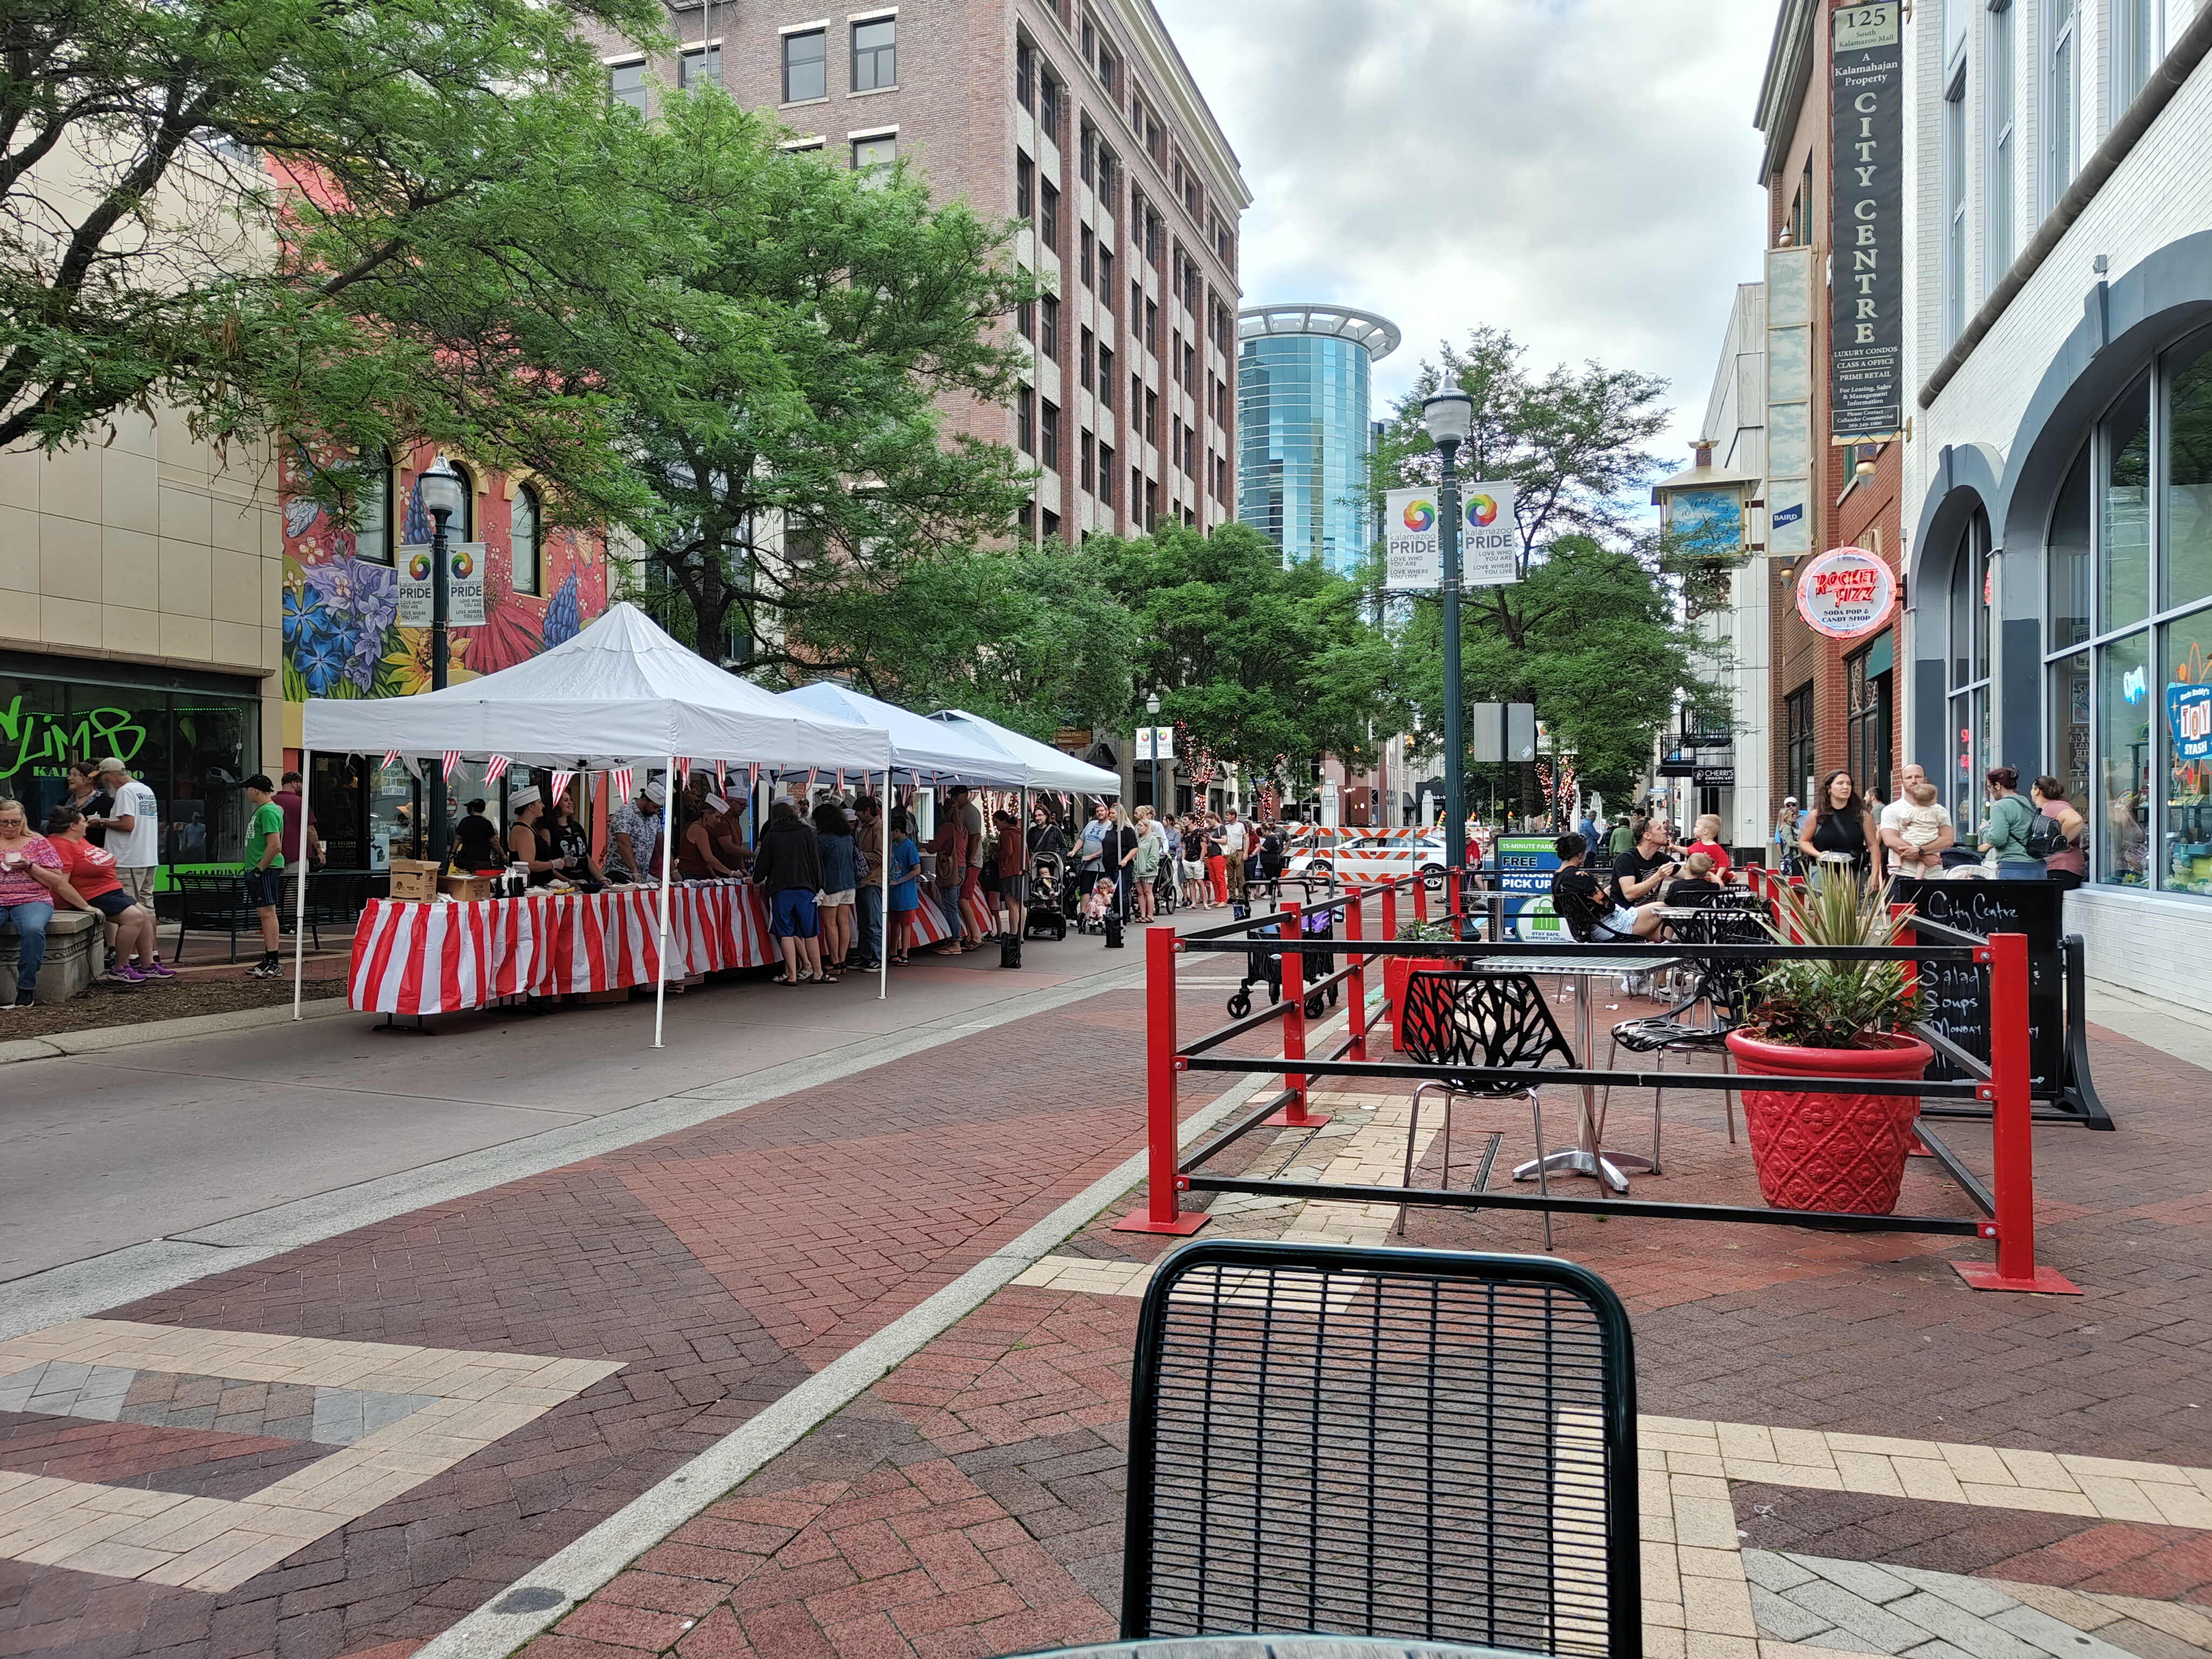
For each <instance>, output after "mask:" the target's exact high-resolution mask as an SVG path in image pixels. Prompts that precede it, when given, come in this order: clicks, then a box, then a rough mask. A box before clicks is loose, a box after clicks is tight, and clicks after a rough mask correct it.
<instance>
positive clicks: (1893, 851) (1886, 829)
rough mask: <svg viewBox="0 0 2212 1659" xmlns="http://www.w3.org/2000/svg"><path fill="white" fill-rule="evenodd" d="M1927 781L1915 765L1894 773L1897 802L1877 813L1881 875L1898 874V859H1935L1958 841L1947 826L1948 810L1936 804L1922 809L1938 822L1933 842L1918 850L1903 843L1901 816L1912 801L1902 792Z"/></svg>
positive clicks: (1937, 802) (1908, 808)
mask: <svg viewBox="0 0 2212 1659" xmlns="http://www.w3.org/2000/svg"><path fill="white" fill-rule="evenodd" d="M1927 781H1928V774H1927V772H1926V771H1925V770H1923V769H1922V768H1921V766H1920V765H1919V763H1917V762H1915V761H1907V762H1905V765H1904V767H1903V769H1901V770H1900V771H1899V773H1898V790H1897V799H1895V800H1893V801H1892V802H1890V804H1889V805H1887V806H1885V807H1883V808H1882V809H1881V825H1880V827H1879V829H1878V832H1877V833H1879V834H1880V835H1881V844H1882V847H1883V848H1884V849H1885V850H1884V852H1883V854H1882V866H1883V872H1884V873H1885V874H1889V875H1894V874H1897V873H1899V872H1898V870H1897V868H1896V866H1897V860H1898V859H1899V857H1900V856H1903V857H1908V858H1918V857H1923V856H1924V857H1927V858H1936V857H1937V856H1939V855H1940V854H1942V851H1943V849H1944V848H1947V847H1949V846H1952V845H1954V843H1955V842H1957V841H1958V839H1959V832H1958V830H1957V829H1955V828H1954V826H1953V825H1952V823H1951V813H1950V809H1949V808H1948V807H1946V806H1945V805H1943V803H1942V802H1941V801H1940V800H1939V801H1936V803H1934V804H1933V805H1931V806H1929V807H1927V808H1924V809H1923V810H1924V811H1932V812H1934V813H1935V814H1936V816H1937V817H1940V818H1941V819H1942V823H1943V827H1942V829H1940V830H1938V831H1937V832H1936V839H1935V840H1934V841H1932V842H1929V844H1928V845H1927V846H1925V847H1921V848H1916V847H1914V846H1913V845H1912V843H1911V842H1908V841H1906V840H1905V814H1907V813H1908V812H1911V811H1912V810H1913V805H1912V797H1911V795H1910V794H1908V793H1906V792H1907V791H1908V790H1910V789H1911V787H1912V786H1913V785H1915V784H1917V783H1925V782H1927Z"/></svg>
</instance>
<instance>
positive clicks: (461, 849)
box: [453, 800, 507, 871]
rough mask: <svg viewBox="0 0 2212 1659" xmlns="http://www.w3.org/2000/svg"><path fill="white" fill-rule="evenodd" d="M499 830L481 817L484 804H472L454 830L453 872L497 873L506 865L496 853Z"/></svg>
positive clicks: (472, 802)
mask: <svg viewBox="0 0 2212 1659" xmlns="http://www.w3.org/2000/svg"><path fill="white" fill-rule="evenodd" d="M498 840H499V830H498V828H497V827H496V826H495V824H494V823H492V821H491V820H490V819H489V818H488V817H485V816H484V804H483V802H482V801H480V800H472V801H471V802H470V803H469V804H468V808H467V811H466V812H465V814H464V815H463V817H462V818H461V821H460V822H459V823H457V824H455V825H454V826H453V867H454V868H455V869H456V870H469V871H477V870H496V869H498V868H499V867H500V866H502V865H503V864H505V863H506V862H507V860H506V858H505V857H504V856H503V855H502V854H501V853H500V852H499V850H498V848H497V846H496V843H497V842H498Z"/></svg>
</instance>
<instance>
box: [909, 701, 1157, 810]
mask: <svg viewBox="0 0 2212 1659" xmlns="http://www.w3.org/2000/svg"><path fill="white" fill-rule="evenodd" d="M929 718H930V719H932V720H936V721H938V722H939V723H940V724H942V725H945V726H950V727H951V729H952V730H954V731H956V732H959V733H960V734H961V736H963V737H964V738H968V739H969V740H970V741H971V742H974V743H978V744H984V745H986V746H987V747H989V748H993V749H995V750H998V751H999V752H1000V754H1002V755H1005V756H1006V757H1008V758H1009V759H1011V760H1014V761H1018V762H1019V763H1021V766H1022V768H1023V776H1022V780H1021V781H1022V784H1023V786H1024V787H1026V788H1030V789H1059V790H1066V791H1069V792H1077V791H1079V792H1081V793H1084V794H1086V795H1114V796H1117V797H1118V796H1119V795H1120V794H1121V778H1120V776H1119V775H1117V774H1115V773H1112V772H1109V771H1108V770H1107V769H1105V768H1104V767H1103V766H1093V765H1091V763H1090V762H1088V761H1079V760H1078V759H1076V758H1075V757H1074V756H1073V755H1068V754H1063V753H1061V752H1060V750H1057V749H1054V748H1053V747H1052V746H1051V745H1050V744H1042V743H1039V742H1038V741H1037V740H1036V738H1025V737H1024V736H1023V735H1022V734H1021V733H1020V732H1015V731H1011V730H1009V729H1008V728H1007V727H1006V726H1000V724H998V722H996V721H995V720H985V719H984V718H983V717H982V716H981V714H969V713H968V712H967V711H966V710H965V709H963V708H940V709H939V710H938V711H937V713H935V714H932V715H931V716H930V717H929Z"/></svg>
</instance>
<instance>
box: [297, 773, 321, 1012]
mask: <svg viewBox="0 0 2212 1659" xmlns="http://www.w3.org/2000/svg"><path fill="white" fill-rule="evenodd" d="M314 780H315V751H314V750H312V749H306V748H303V749H301V750H300V844H299V846H298V847H296V848H294V849H293V850H294V851H295V853H296V854H298V856H299V861H300V887H299V893H298V896H297V897H298V902H297V904H296V906H295V909H294V912H293V915H292V1018H294V1019H298V1018H301V1014H300V1000H301V981H303V980H305V979H306V977H307V813H308V811H309V808H308V805H307V803H308V802H309V801H310V800H311V799H313V797H314Z"/></svg>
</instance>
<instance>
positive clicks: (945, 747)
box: [775, 680, 1029, 997]
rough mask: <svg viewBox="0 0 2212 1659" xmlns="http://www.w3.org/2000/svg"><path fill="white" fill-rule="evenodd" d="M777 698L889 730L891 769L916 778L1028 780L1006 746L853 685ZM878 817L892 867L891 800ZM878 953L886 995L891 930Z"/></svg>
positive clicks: (1015, 783) (822, 684) (822, 685)
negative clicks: (987, 741) (992, 743)
mask: <svg viewBox="0 0 2212 1659" xmlns="http://www.w3.org/2000/svg"><path fill="white" fill-rule="evenodd" d="M775 700H776V701H777V702H787V703H789V704H791V705H792V706H793V708H804V709H805V710H807V711H808V712H810V713H812V714H827V715H831V716H834V717H835V718H836V719H839V720H858V721H860V723H861V724H862V725H864V726H872V727H873V728H874V729H875V730H877V731H879V732H883V733H884V735H885V736H886V737H888V738H890V745H891V754H890V765H891V769H892V770H893V771H894V772H895V773H898V774H902V775H904V776H906V777H907V778H908V780H909V781H914V782H922V781H927V782H929V783H933V784H935V783H970V784H974V783H980V784H997V785H1000V786H1001V787H1007V786H1011V787H1022V785H1023V783H1024V772H1025V769H1024V767H1023V766H1022V765H1021V764H1020V763H1018V762H1017V761H1015V760H1014V759H1013V757H1011V756H1009V755H1007V754H1006V752H1005V751H1004V750H999V749H996V748H993V747H990V746H988V745H987V744H983V743H981V742H979V741H977V740H975V739H974V738H969V736H968V735H967V734H966V733H964V732H961V731H959V730H958V729H957V728H956V727H953V726H945V725H942V724H940V723H939V722H938V721H936V720H926V719H924V718H923V717H922V716H921V715H920V714H915V712H914V711H913V710H912V709H908V708H900V707H899V706H898V705H897V704H896V703H895V702H884V701H882V700H881V699H880V698H877V697H871V696H866V695H865V694H864V693H861V692H859V691H855V690H852V689H851V688H849V687H848V686H842V685H836V684H831V683H830V682H829V681H828V680H817V681H816V682H815V683H814V684H811V685H802V686H799V688H797V689H796V690H791V691H784V692H779V693H778V694H777V696H776V699H775ZM887 793H888V792H887ZM1024 793H1026V791H1024ZM1022 816H1023V817H1024V819H1026V818H1027V817H1028V816H1029V814H1028V812H1027V811H1026V810H1024V812H1023V815H1022ZM878 822H879V823H881V824H882V826H883V848H882V852H883V860H884V866H883V867H884V869H885V870H886V871H888V870H889V869H890V863H891V815H890V802H889V801H888V800H887V801H885V802H884V812H883V816H882V817H881V818H880V819H879V820H878ZM889 899H890V892H889V890H888V889H885V890H884V901H885V902H886V903H888V902H889ZM884 925H885V927H889V925H890V912H889V911H888V910H886V911H885V912H884ZM877 956H878V974H879V975H880V984H879V987H878V991H877V995H878V997H883V996H887V995H889V994H890V989H889V987H890V971H891V966H890V956H891V953H890V937H889V934H888V933H886V934H885V936H884V941H883V948H882V949H881V950H879V951H878V952H877Z"/></svg>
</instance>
